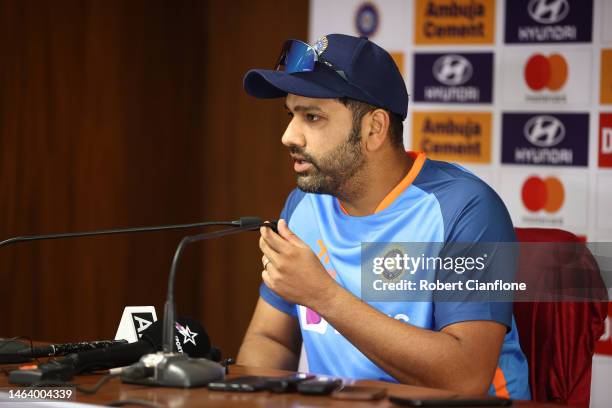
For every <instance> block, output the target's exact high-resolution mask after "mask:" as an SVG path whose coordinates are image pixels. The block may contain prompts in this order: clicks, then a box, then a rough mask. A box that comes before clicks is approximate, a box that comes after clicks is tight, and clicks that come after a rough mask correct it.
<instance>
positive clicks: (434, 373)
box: [316, 285, 506, 394]
mask: <svg viewBox="0 0 612 408" xmlns="http://www.w3.org/2000/svg"><path fill="white" fill-rule="evenodd" d="M316 310H317V312H318V313H320V314H321V316H322V317H323V318H325V320H327V321H328V322H329V324H331V325H332V326H333V327H334V328H335V329H336V330H338V331H339V332H340V333H341V334H342V335H343V336H344V337H346V339H347V340H349V341H350V342H351V343H352V344H353V345H354V346H355V347H357V348H358V349H359V350H360V351H361V352H362V353H363V354H365V355H366V356H367V357H368V358H369V359H370V360H372V361H373V362H374V363H375V364H376V365H378V366H379V367H380V368H381V369H383V370H384V371H385V372H387V373H389V374H390V375H391V376H393V377H394V378H396V379H397V380H398V381H400V382H402V383H407V384H414V385H422V386H428V387H435V388H444V389H451V390H455V391H458V392H462V393H465V394H485V393H486V392H487V390H488V388H489V385H490V384H491V380H492V379H493V375H494V373H495V368H496V366H497V360H498V358H499V352H500V350H501V346H502V343H503V340H504V335H505V333H506V327H505V326H503V325H502V324H500V323H497V322H493V321H468V322H460V323H454V324H450V325H448V326H446V327H444V328H443V329H442V330H441V331H432V330H427V329H422V328H419V327H416V326H412V325H410V324H406V323H404V322H401V321H399V320H396V319H393V318H391V317H389V316H387V315H385V314H383V313H381V312H380V311H378V310H376V309H375V308H373V307H371V306H370V305H368V304H366V303H364V302H362V301H361V300H360V299H358V298H357V297H355V296H354V295H353V294H351V293H350V292H348V291H346V290H345V289H344V288H342V287H340V286H338V285H334V286H331V287H330V291H329V292H328V294H327V296H325V297H324V298H323V297H322V298H321V299H320V300H319V301H318V305H317V308H316ZM355 316H359V318H358V319H356V318H355ZM383 333H384V334H383Z"/></svg>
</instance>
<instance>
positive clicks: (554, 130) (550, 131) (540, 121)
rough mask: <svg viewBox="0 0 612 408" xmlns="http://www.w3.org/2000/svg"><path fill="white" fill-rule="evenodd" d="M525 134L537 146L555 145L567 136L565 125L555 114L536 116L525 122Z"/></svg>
mask: <svg viewBox="0 0 612 408" xmlns="http://www.w3.org/2000/svg"><path fill="white" fill-rule="evenodd" d="M523 134H524V135H525V138H526V139H527V140H528V141H529V143H531V144H533V145H535V146H538V147H553V146H556V145H558V144H559V143H561V142H562V141H563V139H564V138H565V126H564V125H563V122H561V121H560V120H559V119H557V118H555V117H554V116H548V115H541V116H534V117H533V118H531V119H529V120H528V121H527V122H526V123H525V127H524V128H523Z"/></svg>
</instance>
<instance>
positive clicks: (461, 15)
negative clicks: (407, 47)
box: [415, 0, 495, 45]
mask: <svg viewBox="0 0 612 408" xmlns="http://www.w3.org/2000/svg"><path fill="white" fill-rule="evenodd" d="M415 15H416V19H415V43H416V44H419V45H420V44H493V36H494V32H495V28H494V20H495V0H416V3H415Z"/></svg>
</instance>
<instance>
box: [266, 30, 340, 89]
mask: <svg viewBox="0 0 612 408" xmlns="http://www.w3.org/2000/svg"><path fill="white" fill-rule="evenodd" d="M317 62H319V63H323V64H324V65H325V66H327V67H328V68H331V69H332V70H334V71H335V72H336V73H337V74H338V75H340V76H341V77H342V79H344V80H345V81H347V82H348V78H347V77H346V74H345V73H344V71H342V70H339V69H336V67H334V66H333V64H332V63H330V62H329V61H326V60H325V59H324V58H322V57H321V56H320V55H319V53H318V52H317V50H316V49H314V48H313V47H312V46H311V45H310V44H306V43H305V42H303V41H300V40H287V41H285V44H283V48H282V50H281V53H280V56H279V57H278V61H277V62H276V68H275V70H276V71H284V72H287V73H289V74H293V73H295V72H312V71H314V69H315V63H317Z"/></svg>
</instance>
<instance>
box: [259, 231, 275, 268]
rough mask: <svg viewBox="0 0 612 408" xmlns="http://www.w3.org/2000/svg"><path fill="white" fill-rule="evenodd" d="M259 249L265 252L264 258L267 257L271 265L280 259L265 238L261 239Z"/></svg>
mask: <svg viewBox="0 0 612 408" xmlns="http://www.w3.org/2000/svg"><path fill="white" fill-rule="evenodd" d="M259 249H261V252H263V256H264V257H266V258H267V259H268V260H269V261H270V262H271V263H274V262H275V260H276V259H277V257H278V252H276V251H275V250H274V249H272V248H271V247H270V245H268V243H267V242H266V240H265V239H264V238H263V237H260V238H259ZM262 261H263V258H262Z"/></svg>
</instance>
